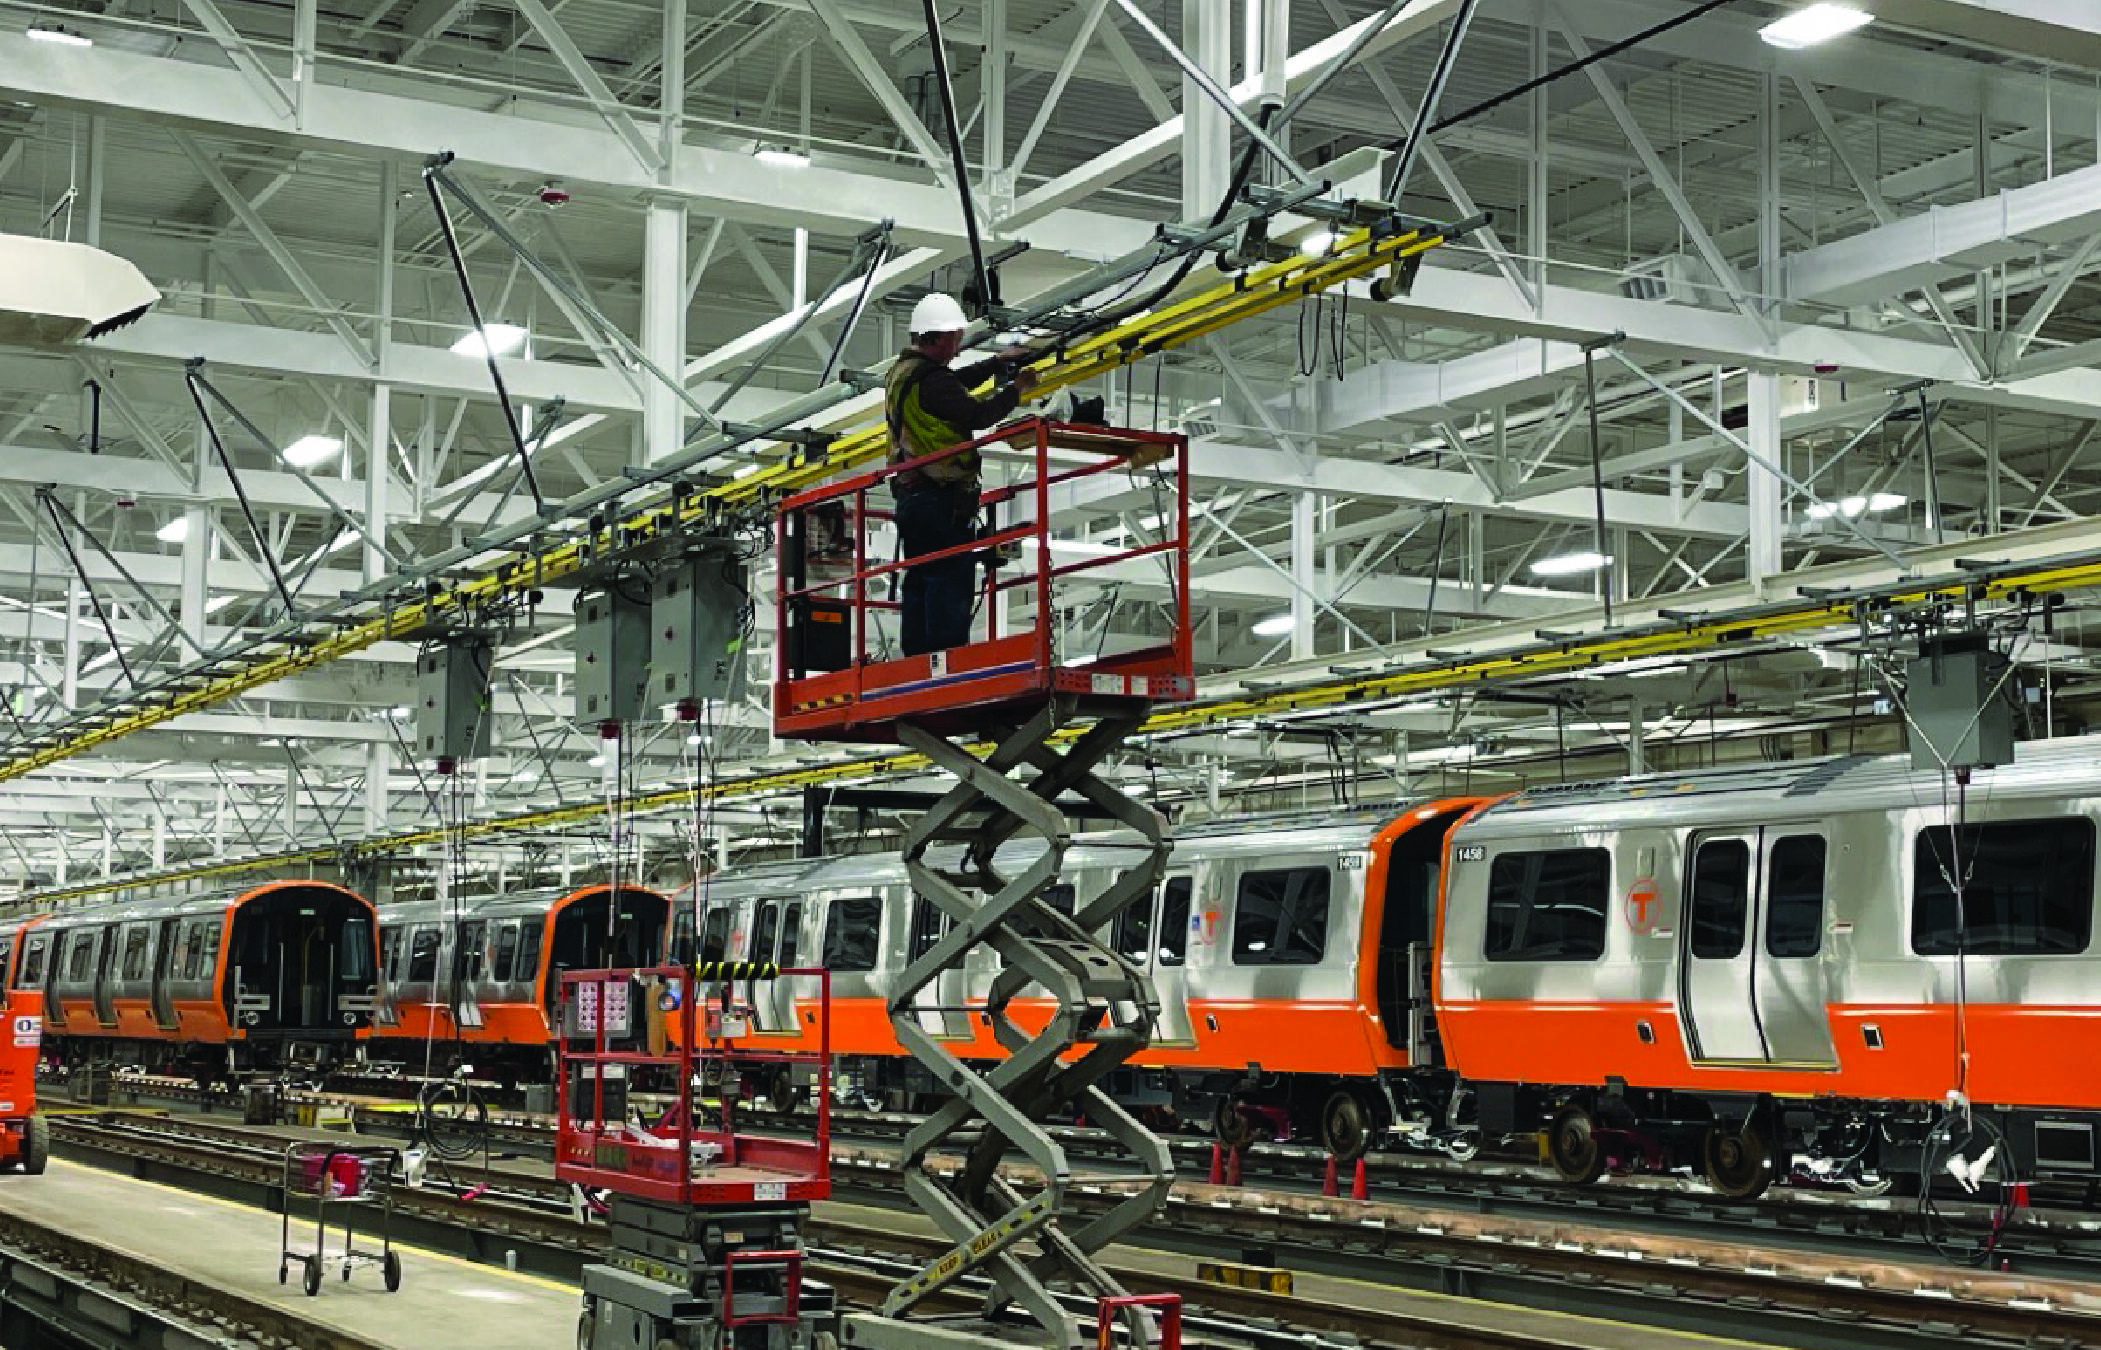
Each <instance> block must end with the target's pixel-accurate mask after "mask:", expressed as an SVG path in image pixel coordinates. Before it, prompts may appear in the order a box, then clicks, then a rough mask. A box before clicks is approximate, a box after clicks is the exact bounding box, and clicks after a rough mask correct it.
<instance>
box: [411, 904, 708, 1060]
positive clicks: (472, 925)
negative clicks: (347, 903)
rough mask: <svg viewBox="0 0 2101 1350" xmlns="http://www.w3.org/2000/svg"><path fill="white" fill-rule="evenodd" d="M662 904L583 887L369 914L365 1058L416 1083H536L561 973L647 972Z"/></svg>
mask: <svg viewBox="0 0 2101 1350" xmlns="http://www.w3.org/2000/svg"><path fill="white" fill-rule="evenodd" d="M670 910H671V902H670V901H669V900H668V899H666V898H665V897H664V896H663V895H662V894H661V893H659V892H657V891H652V890H649V889H647V888H645V887H640V886H620V887H617V888H616V887H613V886H607V885H593V886H583V887H578V888H575V889H569V888H558V889H549V890H532V891H519V892H513V893H511V894H508V895H499V896H486V897H478V898H473V899H462V900H458V901H439V900H416V901H409V902H406V903H403V904H398V905H389V906H387V907H386V908H385V909H384V910H382V911H381V912H380V916H379V918H380V981H379V1001H378V1007H377V1012H376V1021H377V1026H376V1028H375V1030H374V1032H373V1037H372V1053H373V1055H374V1056H375V1057H376V1058H380V1059H383V1060H388V1061H391V1062H395V1063H400V1064H405V1065H408V1066H409V1067H412V1068H415V1069H417V1070H418V1071H421V1070H422V1069H423V1068H424V1066H425V1063H426V1060H428V1062H429V1067H430V1069H431V1071H433V1072H444V1071H447V1070H449V1069H450V1068H451V1067H452V1065H453V1063H454V1062H459V1063H465V1064H470V1065H472V1066H473V1067H474V1069H475V1070H476V1073H477V1075H480V1076H489V1077H494V1078H498V1079H501V1080H503V1081H506V1082H513V1083H515V1082H521V1081H527V1080H542V1079H545V1078H546V1077H547V1076H548V1074H549V1071H550V1067H551V1064H552V1058H551V1056H552V1053H553V1051H552V1046H553V1020H552V1019H553V1015H554V1011H555V1001H556V1000H557V999H558V998H559V997H560V994H561V976H562V972H563V971H566V970H604V969H615V968H626V967H634V966H654V965H656V964H657V963H658V962H659V961H661V960H662V959H663V952H664V942H665V931H666V925H667V922H668V920H669V917H670Z"/></svg>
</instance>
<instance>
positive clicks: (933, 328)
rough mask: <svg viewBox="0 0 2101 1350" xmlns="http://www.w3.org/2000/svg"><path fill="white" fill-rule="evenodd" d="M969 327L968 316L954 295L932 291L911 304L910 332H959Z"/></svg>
mask: <svg viewBox="0 0 2101 1350" xmlns="http://www.w3.org/2000/svg"><path fill="white" fill-rule="evenodd" d="M968 327H970V318H969V316H968V315H966V314H964V313H963V307H962V306H961V305H959V304H957V303H956V300H955V297H954V296H951V295H943V294H942V293H941V292H939V291H933V292H930V293H929V294H927V295H926V296H925V297H923V298H922V299H921V300H920V302H919V303H918V304H916V305H914V306H912V332H913V333H914V334H918V333H960V332H962V331H963V330H964V329H966V328H968Z"/></svg>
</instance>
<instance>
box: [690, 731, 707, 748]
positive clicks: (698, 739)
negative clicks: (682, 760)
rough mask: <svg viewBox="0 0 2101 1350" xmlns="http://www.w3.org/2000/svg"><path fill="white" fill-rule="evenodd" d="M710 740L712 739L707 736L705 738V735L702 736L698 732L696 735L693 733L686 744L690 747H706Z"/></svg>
mask: <svg viewBox="0 0 2101 1350" xmlns="http://www.w3.org/2000/svg"><path fill="white" fill-rule="evenodd" d="M710 739H711V738H710V737H707V736H703V735H701V734H700V733H699V732H697V731H696V732H694V733H693V734H692V735H690V736H688V737H686V744H688V745H706V744H707V743H708V741H709V740H710Z"/></svg>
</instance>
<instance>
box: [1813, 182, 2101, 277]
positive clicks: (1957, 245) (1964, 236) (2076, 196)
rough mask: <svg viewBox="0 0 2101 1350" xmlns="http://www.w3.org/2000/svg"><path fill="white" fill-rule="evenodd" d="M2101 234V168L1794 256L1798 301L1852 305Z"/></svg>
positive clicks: (1932, 213) (1927, 214)
mask: <svg viewBox="0 0 2101 1350" xmlns="http://www.w3.org/2000/svg"><path fill="white" fill-rule="evenodd" d="M2097 230H2101V165H2093V166H2089V167H2087V168H2084V169H2074V170H2072V171H2071V172H2069V173H2061V174H2058V175H2057V176H2056V177H2054V178H2048V179H2045V180H2043V181H2042V182H2040V183H2031V184H2029V185H2028V186H2026V187H2017V188H2002V189H2001V190H2000V191H1999V192H1997V193H1996V194H1994V195H1992V196H1990V197H1985V198H1981V199H1979V200H1977V201H1973V202H1964V203H1962V204H1961V205H1959V206H1936V207H1934V208H1932V209H1931V210H1929V211H1926V212H1924V213H1923V214H1920V215H1915V216H1907V217H1905V218H1904V219H1902V220H1896V221H1892V222H1891V223H1889V224H1887V225H1878V226H1876V227H1875V228H1873V229H1870V230H1863V231H1862V232H1861V233H1859V234H1856V235H1852V236H1850V237H1849V238H1845V239H1840V240H1837V241H1835V242H1833V243H1829V244H1820V245H1818V246H1817V247H1815V248H1810V249H1804V250H1802V251H1801V252H1799V253H1794V254H1790V255H1789V256H1788V257H1787V258H1786V259H1785V260H1784V262H1783V264H1782V273H1783V275H1784V276H1785V278H1786V284H1787V295H1788V298H1789V299H1791V300H1796V301H1818V302H1821V303H1824V304H1831V305H1854V304H1861V303H1864V302H1866V301H1869V300H1877V299H1881V298H1883V297H1885V296H1888V295H1892V294H1895V293H1898V292H1902V291H1906V290H1910V289H1911V288H1913V287H1916V286H1932V285H1935V284H1937V283H1938V282H1941V281H1945V280H1948V279H1950V278H1952V277H1956V276H1963V275H1967V274H1969V273H1973V272H1976V271H1978V270H1980V269H1982V268H1986V267H1992V266H1996V265H1997V264H1999V263H2002V262H2005V261H2007V260H2009V259H2011V258H2019V257H2029V256H2033V255H2034V254H2037V253H2040V252H2042V251H2043V250H2044V249H2046V248H2048V247H2049V246H2051V245H2054V244H2065V243H2071V242H2073V241H2075V240H2078V239H2082V238H2085V237H2087V236H2089V235H2091V234H2093V233H2094V232H2095V231H2097Z"/></svg>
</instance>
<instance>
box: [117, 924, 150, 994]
mask: <svg viewBox="0 0 2101 1350" xmlns="http://www.w3.org/2000/svg"><path fill="white" fill-rule="evenodd" d="M151 940H152V934H151V933H149V932H148V931H147V928H146V925H144V924H137V925H135V926H133V927H132V928H131V929H130V930H129V931H128V932H126V933H125V934H124V969H123V971H122V973H121V976H120V978H122V979H123V980H125V981H126V982H127V983H130V982H134V981H138V980H143V979H145V978H146V944H147V943H148V942H149V941H151Z"/></svg>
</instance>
